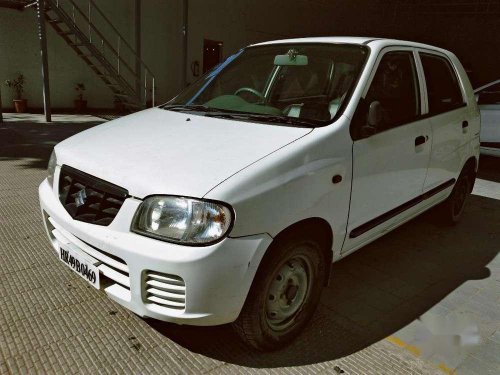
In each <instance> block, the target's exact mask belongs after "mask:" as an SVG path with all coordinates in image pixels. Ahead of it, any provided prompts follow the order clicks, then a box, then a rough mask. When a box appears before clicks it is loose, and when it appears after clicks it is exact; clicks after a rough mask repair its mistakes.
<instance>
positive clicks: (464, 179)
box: [441, 171, 472, 225]
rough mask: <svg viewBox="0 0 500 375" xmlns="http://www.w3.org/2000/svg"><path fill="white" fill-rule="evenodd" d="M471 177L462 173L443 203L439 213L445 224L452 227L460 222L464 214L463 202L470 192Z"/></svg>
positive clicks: (464, 172)
mask: <svg viewBox="0 0 500 375" xmlns="http://www.w3.org/2000/svg"><path fill="white" fill-rule="evenodd" d="M471 183H472V181H471V176H470V175H469V174H468V173H466V171H463V172H462V173H461V174H460V176H459V177H458V179H457V182H456V183H455V186H454V187H453V190H452V192H451V194H450V196H449V197H448V199H447V200H446V201H444V202H443V205H442V207H441V213H442V217H443V221H444V222H445V223H446V224H451V225H454V224H456V223H458V222H459V221H460V218H461V217H462V214H463V212H464V207H465V202H466V200H467V197H468V196H469V194H470V192H471Z"/></svg>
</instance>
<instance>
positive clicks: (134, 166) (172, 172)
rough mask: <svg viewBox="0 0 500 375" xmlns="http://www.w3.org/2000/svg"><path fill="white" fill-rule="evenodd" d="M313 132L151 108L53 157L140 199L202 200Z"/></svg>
mask: <svg viewBox="0 0 500 375" xmlns="http://www.w3.org/2000/svg"><path fill="white" fill-rule="evenodd" d="M311 131H312V129H308V128H294V127H287V126H277V125H269V124H258V123H253V122H243V121H234V120H228V119H217V118H209V117H203V116H197V115H191V114H186V113H178V112H172V111H167V110H163V109H159V108H153V109H148V110H145V111H142V112H138V113H135V114H132V115H130V116H127V117H123V118H121V119H118V120H114V121H110V122H108V123H106V124H103V125H100V126H96V127H94V128H92V129H89V130H86V131H84V132H82V133H79V134H77V135H75V136H73V137H71V138H68V139H67V140H65V141H63V142H61V143H60V144H58V145H57V146H56V148H55V151H56V155H57V159H58V165H63V164H65V165H69V166H71V167H73V168H76V169H79V170H81V171H84V172H86V173H88V174H91V175H93V176H96V177H98V178H101V179H103V180H106V181H109V182H111V183H113V184H116V185H118V186H121V187H123V188H125V189H127V190H128V191H129V194H130V195H132V196H135V197H138V198H144V197H146V196H148V195H154V194H173V195H184V196H191V197H203V196H204V195H205V194H206V193H207V192H209V191H210V190H211V189H212V188H214V187H215V186H217V185H218V184H220V183H221V182H222V181H224V180H226V179H228V178H229V177H231V176H232V175H233V174H235V173H237V172H238V171H240V170H242V169H244V168H245V167H247V166H248V165H250V164H252V163H254V162H255V161H257V160H259V159H261V158H263V157H265V156H266V155H268V154H270V153H272V152H273V151H275V150H277V149H279V148H281V147H283V146H285V145H287V144H289V143H291V142H293V141H295V140H297V139H298V138H300V137H303V136H305V135H306V134H308V133H310V132H311Z"/></svg>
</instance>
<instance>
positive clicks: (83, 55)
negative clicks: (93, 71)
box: [78, 53, 95, 57]
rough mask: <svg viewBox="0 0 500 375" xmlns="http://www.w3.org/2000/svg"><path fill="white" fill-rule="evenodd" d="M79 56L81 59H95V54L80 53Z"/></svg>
mask: <svg viewBox="0 0 500 375" xmlns="http://www.w3.org/2000/svg"><path fill="white" fill-rule="evenodd" d="M78 56H80V57H95V56H94V55H93V54H91V53H78Z"/></svg>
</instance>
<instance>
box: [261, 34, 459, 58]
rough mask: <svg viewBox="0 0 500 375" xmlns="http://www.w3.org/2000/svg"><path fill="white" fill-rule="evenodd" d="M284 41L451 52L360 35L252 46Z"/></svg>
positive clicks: (428, 46)
mask: <svg viewBox="0 0 500 375" xmlns="http://www.w3.org/2000/svg"><path fill="white" fill-rule="evenodd" d="M283 43H341V44H344V43H345V44H359V45H369V46H373V47H375V48H384V47H389V46H407V47H415V48H425V49H431V50H435V51H440V52H443V53H447V54H449V53H450V52H449V51H447V50H445V49H442V48H439V47H436V46H431V45H429V44H424V43H418V42H411V41H408V40H398V39H388V38H376V37H360V36H332V37H312V38H294V39H282V40H273V41H269V42H263V43H257V44H254V45H252V47H254V46H265V45H272V44H283Z"/></svg>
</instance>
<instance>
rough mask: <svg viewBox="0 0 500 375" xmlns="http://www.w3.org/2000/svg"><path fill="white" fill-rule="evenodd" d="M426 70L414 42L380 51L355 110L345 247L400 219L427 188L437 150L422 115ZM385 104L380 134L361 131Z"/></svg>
mask: <svg viewBox="0 0 500 375" xmlns="http://www.w3.org/2000/svg"><path fill="white" fill-rule="evenodd" d="M419 77H421V72H419V70H418V69H417V65H416V63H415V52H414V50H413V49H412V48H403V47H397V48H395V47H392V48H390V49H385V50H384V51H383V52H382V55H381V56H380V57H379V60H378V65H377V66H376V70H375V73H374V75H373V78H372V79H371V83H370V84H369V86H368V89H367V91H366V94H365V95H364V96H363V99H361V101H360V103H359V105H358V108H357V110H356V114H355V116H354V119H353V122H352V125H351V133H352V135H353V139H354V144H353V181H352V193H351V205H350V213H349V223H348V232H347V238H346V241H345V245H344V247H343V250H342V251H343V252H349V251H352V250H354V249H355V248H358V247H360V246H362V245H363V244H364V243H365V242H368V241H370V240H371V239H373V238H374V237H376V236H379V235H381V233H383V232H384V230H386V229H387V228H389V227H391V226H392V225H394V222H395V220H397V219H398V218H397V216H399V215H401V214H403V215H404V214H406V211H407V210H408V209H409V208H411V207H413V206H414V204H415V202H416V201H417V200H418V198H419V197H420V196H421V194H422V189H423V185H424V181H425V176H426V173H427V165H428V163H429V155H430V151H431V147H430V145H431V142H430V134H431V129H430V124H429V120H428V119H425V118H422V106H421V103H422V98H423V91H422V90H421V85H420V84H419ZM376 101H378V102H379V103H380V104H381V106H382V109H383V119H382V124H381V125H380V126H379V127H378V128H377V131H376V134H374V135H372V136H370V137H365V138H363V137H361V136H360V135H357V134H358V130H359V129H356V128H359V127H361V126H363V125H364V124H366V122H367V112H368V108H369V106H370V104H371V103H373V102H376Z"/></svg>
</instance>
